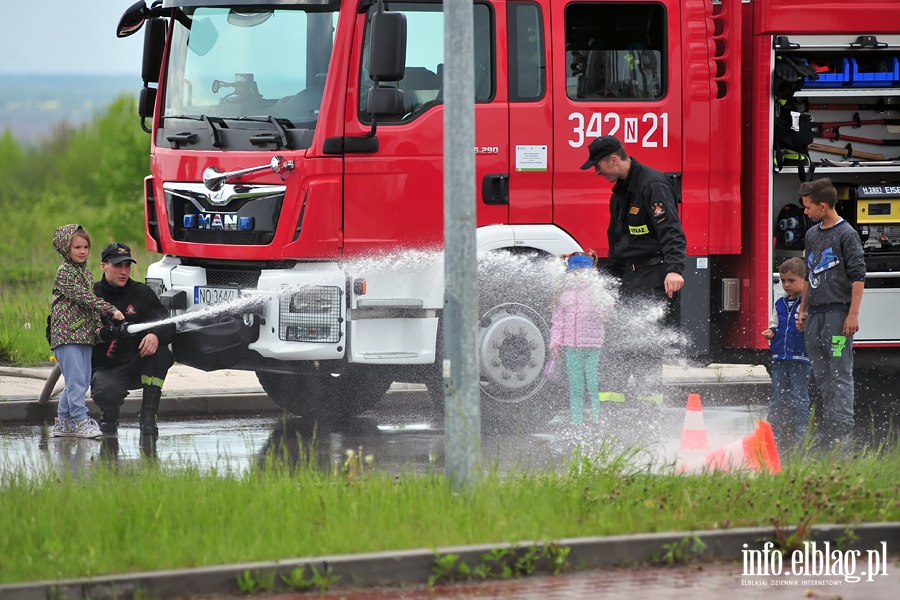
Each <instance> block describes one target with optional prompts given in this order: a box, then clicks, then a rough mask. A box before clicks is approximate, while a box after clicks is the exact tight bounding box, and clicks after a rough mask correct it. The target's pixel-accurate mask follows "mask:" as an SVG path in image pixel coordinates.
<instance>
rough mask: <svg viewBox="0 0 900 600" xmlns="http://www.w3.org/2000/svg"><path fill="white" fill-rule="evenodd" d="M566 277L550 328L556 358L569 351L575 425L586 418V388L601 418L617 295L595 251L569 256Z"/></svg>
mask: <svg viewBox="0 0 900 600" xmlns="http://www.w3.org/2000/svg"><path fill="white" fill-rule="evenodd" d="M565 259H566V273H567V274H566V276H565V277H566V278H565V280H564V282H563V285H562V287H561V289H560V290H559V291H558V293H557V296H556V301H555V304H554V310H553V316H552V324H551V327H550V353H551V355H552V356H553V358H554V359H556V357H557V356H558V355H559V350H560V348H563V349H564V350H565V356H566V371H567V372H568V374H569V404H570V408H571V417H572V424H573V425H581V424H582V423H583V420H584V391H585V387H586V388H587V394H588V398H590V400H591V407H592V409H593V411H594V422H595V423H596V422H598V421H599V420H600V398H599V389H598V387H599V386H598V379H597V376H598V373H597V370H598V369H599V362H600V349H601V348H602V347H603V338H604V335H605V333H604V327H603V324H604V322H605V321H606V318H607V315H608V314H609V311H610V309H612V306H613V303H614V301H613V298H612V296H611V295H610V294H609V292H607V290H606V289H605V288H604V286H603V283H602V282H601V281H600V276H599V274H598V273H597V269H596V266H597V255H596V254H594V252H593V251H590V252H575V253H573V254H570V255H568V256H566V257H565Z"/></svg>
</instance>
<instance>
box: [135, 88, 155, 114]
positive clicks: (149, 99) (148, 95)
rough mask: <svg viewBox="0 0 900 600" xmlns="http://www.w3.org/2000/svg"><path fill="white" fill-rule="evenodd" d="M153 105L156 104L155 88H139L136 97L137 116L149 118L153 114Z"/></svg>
mask: <svg viewBox="0 0 900 600" xmlns="http://www.w3.org/2000/svg"><path fill="white" fill-rule="evenodd" d="M154 106H156V88H152V87H144V88H141V95H140V97H139V98H138V116H140V117H141V118H142V119H149V118H150V117H152V116H153V107H154Z"/></svg>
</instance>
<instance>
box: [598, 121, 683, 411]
mask: <svg viewBox="0 0 900 600" xmlns="http://www.w3.org/2000/svg"><path fill="white" fill-rule="evenodd" d="M588 152H589V157H588V160H587V162H585V163H584V164H583V165H582V166H581V169H582V170H587V169H590V168H592V167H593V169H594V173H596V174H597V175H598V176H602V177H605V178H606V179H607V180H609V181H610V182H612V183H614V185H613V190H612V197H611V198H610V203H609V209H610V220H609V229H608V230H607V236H608V239H609V261H608V263H609V264H608V268H609V270H610V271H612V273H613V274H614V275H615V276H617V277H619V279H620V281H621V287H620V294H621V299H620V301H621V304H620V306H619V308H620V309H621V310H619V311H616V315H615V316H614V318H613V319H612V320H611V321H610V323H609V325H608V330H609V331H608V335H607V336H606V339H607V340H608V344H607V345H606V347H605V348H604V351H603V363H604V364H602V365H601V369H600V372H601V375H602V376H603V379H604V381H601V384H600V401H601V402H604V401H605V402H625V399H626V398H625V392H626V386H627V384H628V379H629V376H630V375H633V376H634V379H635V390H634V391H635V396H636V399H637V400H638V401H639V402H642V403H649V404H652V405H654V406H661V405H662V402H663V380H662V367H663V364H662V360H663V349H664V343H663V342H662V340H659V339H653V338H654V336H652V335H649V336H648V335H647V331H648V330H647V329H646V327H645V326H647V325H648V323H644V322H639V321H637V320H640V321H644V320H648V319H650V318H651V313H649V312H648V300H649V301H650V303H659V302H661V303H663V305H664V306H665V309H666V314H665V318H664V320H663V324H669V325H670V324H672V323H673V321H674V320H675V317H676V315H677V299H678V292H679V290H681V288H682V286H683V285H684V277H683V276H682V272H683V271H684V266H685V260H686V249H687V241H686V238H685V235H684V230H683V229H682V227H681V221H680V220H679V219H678V208H677V206H676V201H675V190H674V189H673V187H672V184H671V183H670V181H669V180H668V178H666V176H665V175H664V174H663V173H661V172H660V171H658V170H656V169H653V168H651V167H648V166H646V165H644V164H641V163H640V162H638V161H637V160H636V159H634V158H630V157H629V156H628V154H626V152H625V149H624V148H623V147H622V144H621V143H620V142H619V140H618V139H616V138H615V137H614V136H611V135H607V136H602V137H599V138H597V139H595V140H594V141H593V142H591V144H590V146H589V147H588ZM651 331H652V329H651ZM611 346H613V347H611Z"/></svg>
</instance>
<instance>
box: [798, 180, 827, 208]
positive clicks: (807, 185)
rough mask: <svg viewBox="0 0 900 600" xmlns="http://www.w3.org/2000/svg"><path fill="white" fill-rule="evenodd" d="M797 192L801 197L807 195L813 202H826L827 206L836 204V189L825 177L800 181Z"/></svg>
mask: <svg viewBox="0 0 900 600" xmlns="http://www.w3.org/2000/svg"><path fill="white" fill-rule="evenodd" d="M797 194H798V195H799V196H800V197H801V198H804V197H808V198H809V199H810V200H811V201H812V202H813V203H815V204H827V205H828V207H829V208H834V207H835V205H836V204H837V190H836V189H835V187H834V184H833V183H831V180H830V179H829V178H827V177H824V178H822V179H816V180H814V181H805V182H803V183H801V184H800V190H799V191H798V192H797Z"/></svg>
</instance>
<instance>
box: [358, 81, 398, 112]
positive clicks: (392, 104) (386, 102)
mask: <svg viewBox="0 0 900 600" xmlns="http://www.w3.org/2000/svg"><path fill="white" fill-rule="evenodd" d="M366 112H368V113H369V114H370V115H371V116H373V117H399V116H401V115H403V114H405V112H406V110H405V108H404V107H403V91H402V90H398V89H397V88H394V87H381V86H379V87H373V88H369V92H368V96H366Z"/></svg>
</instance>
